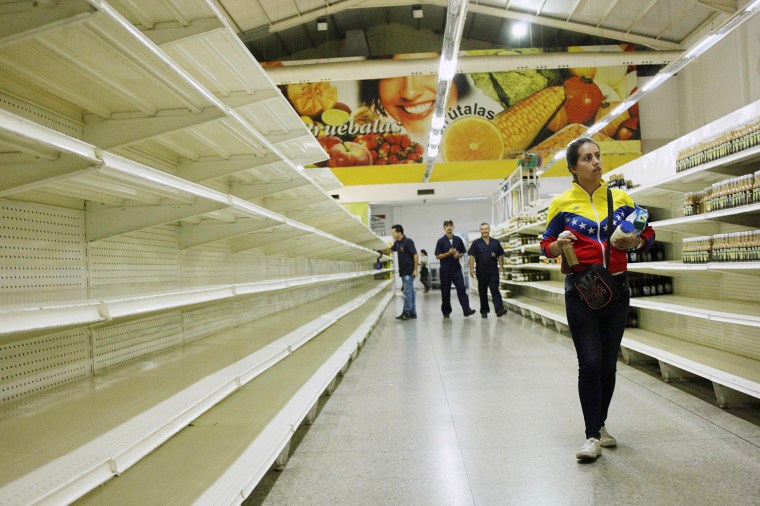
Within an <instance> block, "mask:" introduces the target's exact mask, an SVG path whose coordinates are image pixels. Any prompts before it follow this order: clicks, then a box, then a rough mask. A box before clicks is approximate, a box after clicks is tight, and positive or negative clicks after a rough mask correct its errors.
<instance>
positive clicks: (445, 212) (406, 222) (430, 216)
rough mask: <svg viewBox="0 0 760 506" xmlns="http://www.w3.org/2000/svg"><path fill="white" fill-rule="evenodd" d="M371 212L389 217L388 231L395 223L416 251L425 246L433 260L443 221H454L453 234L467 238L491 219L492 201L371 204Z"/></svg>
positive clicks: (441, 233) (441, 232)
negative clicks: (399, 226)
mask: <svg viewBox="0 0 760 506" xmlns="http://www.w3.org/2000/svg"><path fill="white" fill-rule="evenodd" d="M371 211H372V213H373V214H374V213H383V214H385V215H386V216H387V217H388V221H387V224H388V233H389V234H390V227H391V225H394V224H396V223H399V224H401V226H403V227H404V233H405V234H406V235H407V236H408V237H409V238H411V239H412V240H413V241H414V245H415V246H416V247H417V250H418V251H419V250H420V249H425V250H427V252H428V255H429V256H430V260H431V261H432V260H433V258H434V252H435V243H436V241H438V239H439V238H440V237H441V236H442V235H443V222H444V221H445V220H452V221H453V222H454V233H458V234H460V235H461V236H462V237H464V238H465V239H467V236H468V233H469V232H476V233H477V232H479V230H480V224H481V223H482V222H484V221H485V222H490V221H491V201H490V200H483V201H480V200H478V201H465V202H457V203H450V204H435V203H426V204H409V205H403V206H372V207H371Z"/></svg>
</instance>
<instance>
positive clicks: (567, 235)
mask: <svg viewBox="0 0 760 506" xmlns="http://www.w3.org/2000/svg"><path fill="white" fill-rule="evenodd" d="M576 239H577V237H575V236H574V235H573V233H572V232H570V231H569V230H565V231H564V232H562V233H561V234H559V235H558V236H557V240H556V241H555V242H554V243H555V244H556V245H557V251H556V252H554V251H552V252H551V253H552V254H554V255H555V256H559V254H560V252H561V251H562V247H563V246H565V245H566V244H570V245H572V244H573V242H574V241H575V240H576Z"/></svg>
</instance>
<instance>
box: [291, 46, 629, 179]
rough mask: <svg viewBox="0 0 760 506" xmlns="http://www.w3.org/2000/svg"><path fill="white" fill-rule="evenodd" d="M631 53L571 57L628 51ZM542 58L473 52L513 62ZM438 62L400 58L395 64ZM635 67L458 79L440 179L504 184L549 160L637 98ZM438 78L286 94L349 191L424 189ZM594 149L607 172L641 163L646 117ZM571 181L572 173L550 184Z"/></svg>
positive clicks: (305, 87)
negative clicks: (522, 165) (528, 160)
mask: <svg viewBox="0 0 760 506" xmlns="http://www.w3.org/2000/svg"><path fill="white" fill-rule="evenodd" d="M623 50H624V48H623V47H619V46H611V47H610V46H605V47H584V48H569V49H568V51H623ZM536 52H541V50H539V49H517V50H488V51H469V52H465V53H464V55H463V57H464V58H466V57H467V56H468V55H490V54H493V55H509V54H515V55H518V54H525V53H536ZM420 56H424V57H430V56H431V55H430V54H425V55H396V56H395V57H394V58H414V57H420ZM636 84H637V78H636V69H635V66H625V65H621V66H614V67H598V68H596V67H584V68H564V69H537V70H534V69H524V70H510V71H497V72H480V73H473V74H457V75H456V76H455V77H454V80H453V83H452V86H451V92H450V96H449V100H448V104H447V114H446V121H445V126H444V131H443V137H442V139H441V144H440V150H439V153H438V155H437V157H436V159H435V171H434V179H435V180H439V181H456V180H472V179H501V178H503V177H504V176H505V175H508V174H510V173H511V172H512V171H513V170H514V168H515V167H516V165H517V160H518V159H520V158H521V157H522V156H523V155H524V154H525V153H535V154H537V155H539V156H540V157H541V158H542V159H543V160H545V161H546V160H549V159H551V157H552V156H553V155H554V154H555V153H556V152H557V151H559V150H561V149H563V148H564V147H565V146H566V145H567V144H568V143H569V142H570V141H571V140H573V139H574V138H576V137H578V136H581V135H583V134H584V132H585V131H586V130H587V129H588V127H589V126H590V125H592V124H593V123H594V122H595V121H597V120H598V119H600V118H602V117H603V116H605V115H606V114H607V112H609V111H610V110H611V109H612V108H613V107H615V106H616V105H617V103H618V102H619V101H620V100H622V99H624V98H626V97H627V96H628V95H630V94H631V93H632V92H633V91H635V89H636ZM436 90H437V76H435V75H412V76H401V77H392V78H383V79H371V80H361V81H340V82H334V83H333V82H319V83H302V84H289V85H286V86H283V93H284V94H285V95H286V97H287V98H288V100H289V101H290V103H291V105H292V106H293V108H294V109H295V111H296V112H297V113H298V114H299V115H300V116H301V119H302V120H303V121H304V123H305V124H306V125H307V126H308V127H309V129H310V130H311V132H312V133H313V134H314V136H315V137H316V138H317V139H318V141H319V142H320V144H321V145H322V146H323V147H324V149H325V151H326V152H327V153H328V154H329V156H330V158H329V159H328V160H326V161H325V162H323V163H321V164H320V166H327V167H330V168H331V169H332V170H333V172H334V173H335V174H336V176H337V177H338V178H339V179H341V181H342V182H343V183H344V184H373V183H399V182H418V181H420V180H421V177H422V174H424V168H425V162H426V156H427V139H428V134H429V132H430V123H431V115H432V113H433V106H434V104H435V97H436ZM593 137H594V139H595V140H597V141H598V142H599V143H600V146H601V148H602V153H603V155H604V156H605V170H610V169H613V168H615V167H617V166H619V165H621V164H622V163H626V162H627V161H630V160H631V159H633V158H636V157H637V156H640V155H641V143H640V141H639V139H640V138H641V131H640V125H639V114H638V107H637V106H634V107H631V108H630V109H629V110H627V111H625V112H623V114H621V115H620V116H619V117H617V118H616V119H615V120H614V121H612V122H611V123H610V124H609V125H607V126H606V127H605V128H604V129H603V130H602V131H601V132H599V133H597V134H595V135H594V136H593ZM552 175H557V176H566V175H567V170H566V167H565V166H564V163H558V164H556V167H552V170H550V171H549V172H547V173H546V174H545V176H552Z"/></svg>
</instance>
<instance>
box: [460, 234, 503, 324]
mask: <svg viewBox="0 0 760 506" xmlns="http://www.w3.org/2000/svg"><path fill="white" fill-rule="evenodd" d="M467 254H468V255H470V276H475V277H476V278H477V279H478V295H480V315H481V316H482V317H483V318H488V312H489V306H488V291H489V290H490V291H491V299H493V308H494V310H495V311H496V316H503V315H504V314H505V313H506V312H507V310H506V309H504V301H503V300H502V299H501V293H500V292H499V272H503V271H504V248H502V247H501V243H500V242H499V240H498V239H494V238H493V237H491V227H490V226H489V225H488V223H481V224H480V237H479V238H477V239H475V240H474V241H472V244H471V245H470V250H469V251H468V252H467Z"/></svg>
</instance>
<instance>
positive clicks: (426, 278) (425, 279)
mask: <svg viewBox="0 0 760 506" xmlns="http://www.w3.org/2000/svg"><path fill="white" fill-rule="evenodd" d="M428 264H430V260H429V259H428V254H427V251H425V250H424V249H421V250H420V260H419V265H420V283H422V286H424V287H425V293H428V292H429V291H430V269H428Z"/></svg>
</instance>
